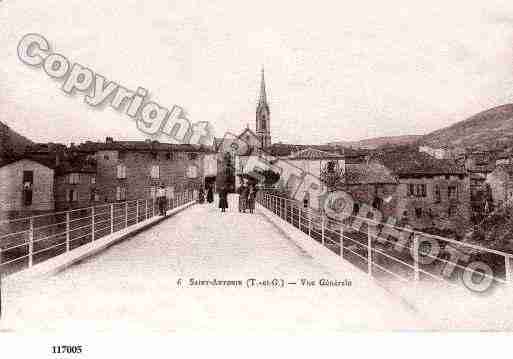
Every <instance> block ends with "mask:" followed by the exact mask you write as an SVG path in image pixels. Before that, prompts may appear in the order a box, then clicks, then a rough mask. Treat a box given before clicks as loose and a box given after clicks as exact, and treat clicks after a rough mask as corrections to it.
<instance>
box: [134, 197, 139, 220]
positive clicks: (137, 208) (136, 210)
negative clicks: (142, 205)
mask: <svg viewBox="0 0 513 359" xmlns="http://www.w3.org/2000/svg"><path fill="white" fill-rule="evenodd" d="M135 223H136V224H137V223H139V200H136V201H135Z"/></svg>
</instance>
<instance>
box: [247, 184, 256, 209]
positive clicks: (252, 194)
mask: <svg viewBox="0 0 513 359" xmlns="http://www.w3.org/2000/svg"><path fill="white" fill-rule="evenodd" d="M256 194H257V189H256V186H255V185H252V186H250V187H249V193H248V206H249V213H253V212H254V211H255V202H256Z"/></svg>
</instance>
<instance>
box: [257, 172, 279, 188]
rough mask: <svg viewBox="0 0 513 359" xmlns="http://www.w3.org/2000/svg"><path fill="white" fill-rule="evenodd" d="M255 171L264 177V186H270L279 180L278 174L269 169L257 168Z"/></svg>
mask: <svg viewBox="0 0 513 359" xmlns="http://www.w3.org/2000/svg"><path fill="white" fill-rule="evenodd" d="M256 172H257V174H258V175H260V176H262V177H263V178H264V185H265V186H266V187H270V186H272V185H274V184H275V183H276V182H278V181H279V180H280V174H279V173H276V172H274V171H272V170H270V169H266V170H257V171H256Z"/></svg>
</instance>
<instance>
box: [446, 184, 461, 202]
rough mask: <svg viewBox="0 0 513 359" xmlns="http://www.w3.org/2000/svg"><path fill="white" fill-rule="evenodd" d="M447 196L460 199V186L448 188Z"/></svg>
mask: <svg viewBox="0 0 513 359" xmlns="http://www.w3.org/2000/svg"><path fill="white" fill-rule="evenodd" d="M447 197H449V199H458V187H457V186H449V187H448V188H447Z"/></svg>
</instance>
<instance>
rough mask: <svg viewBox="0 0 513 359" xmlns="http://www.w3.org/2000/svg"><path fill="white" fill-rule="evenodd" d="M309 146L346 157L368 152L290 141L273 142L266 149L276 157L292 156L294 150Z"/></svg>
mask: <svg viewBox="0 0 513 359" xmlns="http://www.w3.org/2000/svg"><path fill="white" fill-rule="evenodd" d="M307 148H312V149H315V150H319V151H325V152H330V153H334V154H339V155H343V156H344V157H358V156H362V155H364V154H365V153H366V151H360V150H354V149H350V148H345V147H340V146H330V145H295V144H289V143H273V144H272V145H271V146H269V147H268V148H266V149H265V151H266V152H267V153H268V154H269V155H271V156H275V157H285V156H290V155H291V154H293V153H294V152H298V151H301V150H304V149H307Z"/></svg>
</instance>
